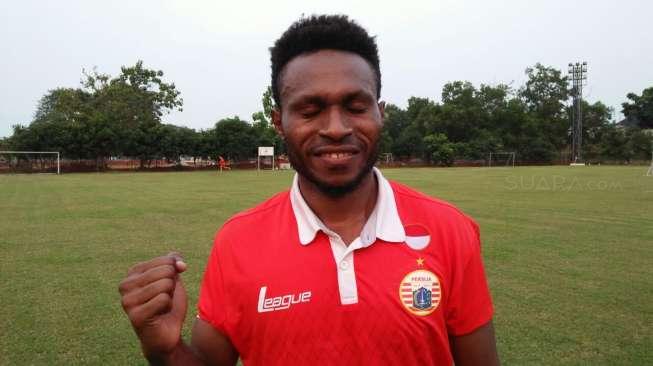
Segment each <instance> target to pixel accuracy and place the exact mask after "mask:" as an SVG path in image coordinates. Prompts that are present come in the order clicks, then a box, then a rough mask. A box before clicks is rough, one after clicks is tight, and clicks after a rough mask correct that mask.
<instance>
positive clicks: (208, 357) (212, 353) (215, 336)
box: [147, 318, 238, 366]
mask: <svg viewBox="0 0 653 366" xmlns="http://www.w3.org/2000/svg"><path fill="white" fill-rule="evenodd" d="M147 359H148V361H149V362H150V364H151V365H189V366H195V365H198V366H199V365H229V366H232V365H235V364H236V362H237V361H238V353H237V352H236V349H235V348H234V347H233V345H232V344H231V342H230V341H229V338H227V337H226V336H225V335H223V334H222V333H220V332H219V331H217V330H216V329H215V328H213V326H211V325H210V324H209V323H207V322H205V321H204V320H202V319H199V318H197V319H196V320H195V324H194V325H193V334H192V338H191V344H190V345H187V344H185V343H184V342H183V341H180V342H179V344H177V346H176V347H175V349H174V350H173V351H172V352H170V353H169V354H166V355H150V356H148V357H147Z"/></svg>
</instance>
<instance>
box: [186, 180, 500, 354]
mask: <svg viewBox="0 0 653 366" xmlns="http://www.w3.org/2000/svg"><path fill="white" fill-rule="evenodd" d="M375 174H376V175H377V181H378V182H379V183H378V184H379V198H378V199H377V206H376V208H375V210H374V212H373V214H372V215H371V217H370V219H369V220H368V223H367V224H366V225H365V227H364V229H363V232H362V233H361V236H360V237H359V238H357V239H356V240H354V242H352V243H350V244H349V245H348V246H345V245H344V243H342V241H341V240H340V238H339V237H338V236H337V234H335V233H333V232H331V231H330V230H329V229H328V228H326V227H325V226H324V225H323V224H322V223H321V222H320V221H319V219H318V218H317V217H316V216H315V215H314V214H313V213H312V211H310V208H308V206H307V205H306V203H305V202H304V201H303V198H301V194H300V193H299V189H298V188H297V183H296V180H295V183H294V184H293V188H292V189H291V191H290V192H283V193H280V194H277V195H276V196H274V197H272V198H271V199H269V200H268V201H266V202H264V203H263V204H261V205H259V206H257V207H255V208H253V209H250V210H248V211H245V212H243V213H240V214H238V215H236V216H234V217H233V218H231V219H230V220H228V221H227V222H226V223H225V224H224V226H223V227H222V229H221V230H220V231H219V232H218V234H217V235H216V238H215V244H214V246H213V250H212V252H211V255H210V257H209V260H208V264H207V268H206V272H205V275H204V279H203V281H202V286H201V292H200V299H199V304H198V307H199V317H200V318H201V319H202V320H204V321H207V322H209V323H210V324H212V325H213V326H214V327H215V328H217V329H218V330H219V331H220V332H222V333H223V334H225V335H226V336H227V337H229V339H230V340H231V342H232V344H233V345H234V346H235V348H236V349H237V350H238V352H239V354H240V357H241V359H242V360H243V362H244V363H245V365H250V364H252V365H260V364H265V365H275V364H279V365H295V364H320V365H331V364H333V365H335V364H338V365H343V364H347V365H350V364H365V365H390V364H404V365H417V364H423V365H451V364H452V357H451V353H450V350H449V341H448V337H449V335H450V334H453V335H463V334H467V333H470V332H472V331H474V330H475V329H477V328H478V327H480V326H482V325H484V324H486V323H487V322H488V321H489V320H490V319H491V317H492V304H491V300H490V294H489V291H488V287H487V282H486V278H485V274H484V271H483V265H482V261H481V255H480V242H479V232H478V227H477V225H476V224H475V223H474V222H473V221H472V220H471V219H470V218H469V217H467V216H465V215H464V214H463V213H462V212H460V211H459V210H458V209H456V208H455V207H453V206H452V205H450V204H448V203H445V202H442V201H439V200H436V199H433V198H431V197H428V196H425V195H423V194H421V193H418V192H415V191H414V190H411V189H410V188H407V187H405V186H403V185H400V184H397V183H389V182H388V181H386V180H385V178H383V176H382V175H381V174H380V172H379V171H378V170H376V169H375Z"/></svg>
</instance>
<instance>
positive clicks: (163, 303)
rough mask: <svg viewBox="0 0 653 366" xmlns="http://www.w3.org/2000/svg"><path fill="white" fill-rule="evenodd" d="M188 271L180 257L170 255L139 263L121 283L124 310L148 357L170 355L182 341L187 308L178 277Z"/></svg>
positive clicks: (174, 254)
mask: <svg viewBox="0 0 653 366" xmlns="http://www.w3.org/2000/svg"><path fill="white" fill-rule="evenodd" d="M185 270H186V263H184V261H183V259H182V258H181V256H180V255H179V254H178V253H170V254H168V255H166V256H163V257H158V258H154V259H152V260H150V261H147V262H142V263H138V264H137V265H135V266H133V267H132V268H131V269H130V270H129V272H128V273H127V277H126V278H125V279H124V280H123V281H122V282H121V283H120V287H119V291H120V295H121V297H122V299H121V302H122V308H123V309H124V310H125V313H127V316H128V317H129V320H130V321H131V323H132V326H133V327H134V330H135V331H136V335H138V338H140V341H141V347H142V348H143V353H144V354H145V356H146V357H150V356H157V355H166V354H169V353H171V352H172V351H173V350H174V348H175V346H177V345H178V343H179V342H180V341H181V328H182V325H183V322H184V318H185V317H186V308H187V306H188V305H187V300H186V290H185V289H184V286H183V285H182V283H181V277H180V276H179V274H180V273H182V272H184V271H185Z"/></svg>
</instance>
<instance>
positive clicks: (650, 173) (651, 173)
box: [646, 152, 653, 177]
mask: <svg viewBox="0 0 653 366" xmlns="http://www.w3.org/2000/svg"><path fill="white" fill-rule="evenodd" d="M646 176H647V177H653V152H651V166H649V167H648V171H647V172H646Z"/></svg>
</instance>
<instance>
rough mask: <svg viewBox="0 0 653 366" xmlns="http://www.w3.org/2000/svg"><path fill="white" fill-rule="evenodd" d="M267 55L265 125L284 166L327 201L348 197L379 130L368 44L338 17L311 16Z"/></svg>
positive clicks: (377, 80)
mask: <svg viewBox="0 0 653 366" xmlns="http://www.w3.org/2000/svg"><path fill="white" fill-rule="evenodd" d="M270 51H271V54H272V57H271V59H272V91H273V96H274V99H275V102H276V104H277V108H276V110H275V111H274V112H273V118H272V119H273V122H274V124H275V126H276V127H277V129H278V130H279V132H280V133H281V134H282V136H283V137H284V138H285V140H286V144H287V147H288V155H289V158H290V160H291V163H292V164H293V166H294V167H295V169H297V171H298V172H299V174H300V175H301V176H302V177H303V178H306V179H307V180H308V181H309V182H311V183H313V184H314V185H315V186H316V187H317V188H319V189H320V190H321V191H322V192H324V193H326V194H328V195H330V196H341V195H343V194H345V193H347V192H350V191H352V190H353V189H355V188H356V187H357V186H358V185H359V184H360V182H361V181H362V180H363V179H364V178H365V177H367V176H369V174H370V171H371V169H372V166H373V165H374V162H375V161H376V158H377V148H378V142H379V137H380V132H381V127H382V116H383V103H379V102H378V99H379V96H380V90H381V72H380V70H379V57H378V50H377V46H376V43H375V41H374V39H373V38H372V37H370V36H369V35H368V34H367V32H366V31H365V30H364V29H363V28H361V27H360V26H359V25H358V24H356V23H354V22H352V21H350V20H349V19H348V18H347V17H345V16H313V17H310V18H305V19H301V20H299V21H298V22H296V23H294V24H293V25H292V26H291V27H290V28H289V29H288V30H287V31H286V32H285V33H284V34H283V35H282V36H281V38H280V39H279V40H277V41H276V43H275V45H274V47H272V48H271V49H270Z"/></svg>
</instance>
